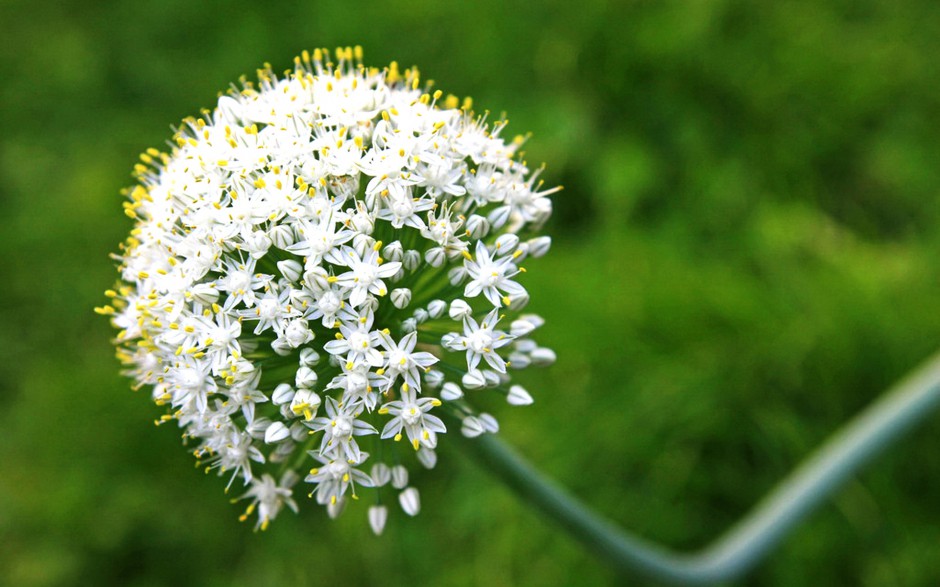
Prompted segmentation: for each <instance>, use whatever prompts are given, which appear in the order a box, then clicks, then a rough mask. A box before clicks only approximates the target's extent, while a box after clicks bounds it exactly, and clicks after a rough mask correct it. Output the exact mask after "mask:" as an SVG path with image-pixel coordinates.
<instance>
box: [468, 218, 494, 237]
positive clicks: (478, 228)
mask: <svg viewBox="0 0 940 587" xmlns="http://www.w3.org/2000/svg"><path fill="white" fill-rule="evenodd" d="M489 231H490V223H489V221H488V220H487V219H486V218H484V217H482V216H480V215H479V214H473V215H472V216H470V218H468V219H467V232H468V233H469V235H468V236H469V237H470V238H471V239H473V240H480V239H481V238H483V237H485V236H486V235H487V233H489Z"/></svg>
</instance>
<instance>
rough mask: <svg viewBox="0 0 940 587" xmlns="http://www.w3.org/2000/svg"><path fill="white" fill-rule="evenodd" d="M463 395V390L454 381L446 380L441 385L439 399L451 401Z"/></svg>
mask: <svg viewBox="0 0 940 587" xmlns="http://www.w3.org/2000/svg"><path fill="white" fill-rule="evenodd" d="M462 397H463V390H462V389H460V386H459V385H457V384H456V383H453V382H451V381H448V382H447V383H445V384H444V385H443V387H441V399H442V400H444V401H448V402H452V401H454V400H458V399H460V398H462Z"/></svg>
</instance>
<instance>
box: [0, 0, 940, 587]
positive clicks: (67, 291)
mask: <svg viewBox="0 0 940 587" xmlns="http://www.w3.org/2000/svg"><path fill="white" fill-rule="evenodd" d="M268 4H269V3H254V2H248V1H241V2H220V1H206V2H189V1H184V0H164V1H161V2H145V3H140V2H134V3H131V2H116V1H90V0H85V1H76V2H51V1H36V0H34V1H30V2H26V1H22V0H2V1H0V22H2V23H4V25H3V27H2V28H3V33H2V35H0V80H2V83H0V129H2V132H0V247H2V252H3V254H2V261H0V268H2V287H0V307H2V308H3V310H4V319H5V320H6V323H5V325H4V328H3V329H2V331H0V545H2V546H0V584H5V585H17V586H41V585H108V584H116V585H117V584H120V585H140V586H144V585H169V584H173V585H202V586H213V585H278V584H290V585H294V586H301V585H321V584H349V585H367V584H412V585H426V584H436V585H539V586H541V585H601V584H612V583H618V584H644V583H642V581H640V580H639V579H636V578H632V577H630V578H618V577H615V576H614V575H613V574H611V573H610V571H608V570H607V569H606V568H605V567H603V566H601V565H600V564H599V563H598V562H597V561H596V560H595V559H594V558H592V557H591V556H590V554H589V553H587V552H585V551H584V550H583V549H582V548H581V547H580V546H579V545H577V544H575V543H573V542H571V541H570V540H569V539H568V538H567V537H566V536H564V535H563V534H561V533H559V532H557V531H556V530H555V529H554V528H553V527H552V526H551V525H549V524H548V523H547V522H544V521H543V520H541V519H539V518H538V517H537V516H536V515H534V514H533V513H532V512H530V511H529V510H528V509H527V508H526V507H525V506H524V505H523V504H521V503H520V502H518V501H517V500H516V499H515V498H513V497H512V496H511V495H510V494H509V493H508V492H507V491H506V490H505V489H503V488H502V487H500V485H499V484H498V483H497V482H495V481H493V480H492V479H491V478H489V477H487V476H486V474H485V472H484V471H482V470H481V469H479V468H477V467H475V466H474V465H473V464H471V463H470V462H468V460H467V459H465V458H463V457H462V455H460V454H459V453H458V452H456V451H455V450H448V449H447V448H446V444H447V443H444V444H445V448H444V449H443V450H442V451H441V452H442V458H441V461H440V464H439V466H438V469H437V470H435V471H433V472H429V473H426V474H423V475H422V478H421V479H420V480H419V481H418V486H419V487H420V488H421V490H422V497H423V511H422V513H421V515H420V516H419V517H418V518H416V519H404V518H405V517H404V516H403V515H401V514H400V513H395V514H393V517H392V519H391V520H390V523H389V526H388V529H387V531H386V534H385V536H383V537H382V538H375V537H373V536H372V535H371V533H370V532H369V530H368V527H367V525H366V522H365V514H364V511H362V510H359V511H353V512H347V515H346V516H344V517H343V519H341V520H340V521H338V522H331V521H329V520H327V519H326V517H325V515H324V514H323V512H322V510H321V509H320V508H315V507H309V506H308V504H302V505H304V506H308V507H304V511H303V512H302V513H301V515H299V516H296V517H294V516H289V515H288V516H284V517H283V518H279V519H278V520H277V523H276V524H274V525H273V527H272V529H271V530H270V531H268V532H267V533H264V534H260V533H259V534H254V533H252V532H251V531H250V530H251V529H250V527H248V526H246V525H240V524H239V523H238V522H237V520H236V518H237V515H238V513H240V511H241V510H240V508H237V507H235V506H231V505H229V504H228V502H227V500H226V499H225V498H224V496H223V495H222V488H223V486H224V481H222V480H220V479H217V478H215V477H205V476H203V475H202V473H201V472H200V471H197V470H195V469H193V468H192V464H191V462H192V458H191V456H190V455H188V454H187V453H186V451H185V450H183V448H182V447H181V446H180V442H179V438H178V434H176V432H174V431H173V430H171V429H170V428H159V429H158V428H155V427H154V426H153V425H152V424H151V421H152V419H153V417H154V416H155V414H156V411H155V408H154V407H153V406H152V405H151V404H150V402H149V401H148V400H147V398H146V396H144V395H141V394H135V393H133V392H131V391H129V390H128V384H127V382H126V381H124V380H122V379H121V378H120V377H119V376H118V375H117V371H118V366H117V362H116V361H115V360H114V359H113V357H112V349H111V347H110V346H109V344H108V339H109V337H110V336H111V334H112V333H111V330H110V328H109V326H108V325H107V323H106V321H105V320H103V319H101V318H100V317H98V316H96V315H94V314H93V313H92V312H91V308H92V307H93V306H94V305H97V304H100V303H101V301H102V299H103V298H102V295H101V292H102V291H103V290H104V289H105V288H106V287H108V286H109V285H111V283H112V281H113V279H114V270H113V267H112V264H111V262H110V260H109V259H108V256H107V255H108V253H109V252H111V251H113V250H115V248H116V245H117V243H118V242H119V241H121V240H122V238H123V235H124V234H125V233H126V232H127V231H128V230H129V228H130V224H129V222H128V220H127V219H126V218H125V217H124V215H123V214H122V213H121V210H120V201H121V200H120V196H119V195H118V191H119V189H120V188H121V187H123V186H125V185H127V184H128V183H129V182H130V177H129V171H130V168H131V166H132V165H133V163H134V162H135V160H136V156H137V154H138V153H139V152H141V151H142V150H144V149H145V148H146V147H149V146H154V145H162V144H163V143H164V141H165V140H166V139H167V138H168V137H169V135H170V131H169V128H168V125H169V124H171V123H175V122H178V121H179V120H180V119H181V118H182V117H184V116H186V115H189V114H192V113H195V112H197V111H198V109H199V108H201V107H206V106H211V104H212V103H213V100H214V98H215V96H216V92H217V91H218V90H220V89H224V88H226V87H227V86H228V84H229V83H230V82H231V81H233V80H235V79H236V78H237V77H238V76H239V75H240V74H242V73H250V72H252V71H253V70H254V69H255V68H256V67H258V66H260V65H261V64H262V63H263V62H265V61H269V62H271V63H272V64H273V65H274V66H275V69H283V68H286V67H288V66H289V65H290V60H291V58H292V57H293V55H295V54H297V53H299V52H300V51H301V50H302V49H305V48H313V47H318V46H325V47H334V46H336V45H345V44H355V43H358V44H362V45H363V46H364V47H365V51H366V61H367V62H368V63H369V64H373V65H382V64H385V63H387V62H388V61H390V60H392V59H395V60H398V61H399V62H400V63H402V65H411V64H417V65H419V66H420V67H421V69H422V71H423V73H424V76H425V77H429V78H432V79H434V80H435V81H436V82H437V85H438V87H439V88H442V89H444V90H445V91H446V92H453V93H456V94H458V95H472V96H473V97H474V99H475V104H476V106H477V107H478V109H492V110H494V111H495V112H501V111H506V112H508V113H509V119H510V131H513V132H517V133H524V132H526V131H528V130H531V131H533V133H534V135H533V138H532V139H531V140H530V142H529V144H528V146H527V150H528V152H529V160H530V161H540V160H544V161H546V162H547V163H548V170H547V172H546V173H545V177H546V178H547V179H549V180H550V181H552V182H555V183H561V184H564V185H565V187H566V189H565V191H564V192H562V193H561V194H559V195H558V196H557V197H555V205H556V209H557V214H556V217H555V219H554V220H553V222H552V225H551V233H552V235H553V237H554V238H555V246H554V249H553V251H552V253H551V255H549V256H548V257H546V258H544V259H542V260H540V261H538V262H537V263H532V264H531V266H530V267H529V269H530V272H529V273H528V274H527V277H526V282H525V285H526V286H527V287H528V288H529V289H530V291H531V292H533V299H532V304H531V307H532V308H533V309H534V310H536V311H539V312H540V313H542V314H543V315H544V316H546V318H547V319H548V325H547V326H546V327H545V328H544V330H543V331H542V337H541V341H542V342H544V343H545V344H548V345H549V346H552V347H554V348H555V349H556V351H557V352H558V356H559V361H558V363H557V365H556V366H554V367H553V368H552V369H550V370H548V371H545V372H540V373H537V374H532V375H529V376H528V378H527V380H526V383H527V385H528V387H529V388H530V390H531V391H532V392H533V393H534V395H535V396H536V398H537V401H536V404H535V405H534V406H532V407H531V408H528V409H510V408H509V406H505V407H504V408H502V409H500V410H499V415H500V416H501V421H502V424H503V432H502V435H503V436H504V438H505V439H507V440H508V441H510V442H512V443H513V444H515V445H516V446H517V447H518V448H519V449H520V450H521V451H522V452H523V453H525V454H526V455H528V456H529V457H530V458H531V460H532V461H534V462H535V463H537V464H538V465H539V466H540V467H541V468H542V469H544V470H545V471H547V472H549V473H550V474H552V475H554V476H555V477H556V478H557V479H558V480H559V481H560V482H562V483H563V484H565V485H566V486H567V487H569V488H570V489H571V490H572V491H573V492H574V493H576V494H577V495H579V496H581V497H583V498H584V500H586V501H587V502H588V503H590V504H591V505H593V506H594V507H596V508H597V509H598V510H599V511H601V512H603V513H604V514H606V515H608V516H610V517H611V518H612V519H613V520H615V521H617V522H618V523H620V524H622V525H623V526H624V527H626V528H629V529H631V530H634V531H636V532H639V533H640V534H642V535H644V536H646V537H649V538H651V539H654V540H658V541H662V542H664V543H665V544H668V545H671V546H674V547H677V548H681V549H689V548H694V547H697V546H700V545H702V544H704V543H706V542H707V541H709V540H710V539H711V538H712V537H714V536H715V535H716V534H718V533H719V532H721V531H722V530H724V529H725V528H727V527H728V526H729V525H730V524H731V523H733V522H734V521H735V520H736V519H738V518H739V517H740V516H741V515H742V513H743V512H744V511H745V510H746V509H747V508H748V507H750V506H751V505H752V504H753V503H754V502H755V501H756V500H757V499H759V498H760V497H761V496H762V495H763V494H764V493H765V492H766V491H768V490H769V489H770V488H771V487H772V486H773V484H774V483H775V481H776V480H778V479H780V478H781V477H782V476H783V475H784V474H786V473H787V472H788V471H790V470H791V468H792V467H793V466H794V465H795V464H796V463H797V462H799V460H800V459H801V458H802V457H803V456H804V455H806V454H807V453H808V452H809V451H810V450H811V449H812V448H813V447H815V446H816V445H818V443H819V442H820V441H822V440H823V439H824V438H825V437H826V436H827V435H828V434H829V433H830V432H832V431H833V430H835V429H836V428H837V427H838V426H839V425H840V424H841V423H843V422H844V421H846V420H847V419H848V418H849V417H851V416H852V415H853V414H855V413H856V412H857V411H858V410H859V409H861V408H862V407H863V406H865V405H866V404H868V403H869V402H870V401H871V400H872V399H873V398H875V397H877V395H878V393H879V392H880V391H881V390H882V389H883V388H884V387H885V386H886V385H888V384H889V383H890V382H892V381H893V380H895V379H896V378H897V377H899V376H900V375H901V374H903V373H904V372H905V371H907V370H908V369H910V368H911V367H913V366H914V365H915V364H916V363H918V362H919V361H920V360H922V359H923V358H924V357H926V356H927V355H928V354H929V353H931V352H932V350H933V349H935V348H936V347H937V342H938V338H940V337H938V333H940V287H938V285H940V283H938V280H940V279H938V278H940V262H938V260H937V255H938V252H940V231H938V228H940V206H938V203H940V200H938V190H940V165H938V161H940V140H938V139H940V86H938V81H940V77H938V74H940V61H938V60H937V59H936V55H937V53H938V51H940V5H937V4H935V3H932V2H927V1H904V2H873V1H837V0H827V1H825V2H818V1H804V2H788V3H786V4H785V5H784V4H780V3H778V4H774V3H759V2H735V1H724V0H708V1H702V2H641V1H636V2H613V1H604V0H583V1H580V2H558V1H555V2H544V3H539V4H533V3H530V2H515V1H509V2H505V1H497V0H479V1H478V2H474V3H456V2H437V1H435V0H408V1H403V0H385V1H383V2H335V3H329V4H326V3H318V2H305V3H289V2H285V3H277V4H274V3H271V5H268ZM938 423H940V421H938V419H937V418H936V417H933V418H931V419H930V420H929V421H928V424H927V425H926V426H925V427H924V428H923V429H922V430H919V431H917V432H915V433H914V434H912V435H910V436H909V437H908V438H907V439H906V440H905V441H904V442H903V443H902V444H901V445H900V446H897V447H895V448H894V449H892V450H891V451H890V453H889V454H887V455H885V456H883V457H882V458H881V459H879V460H878V462H877V463H876V464H875V466H873V467H871V468H869V469H868V470H866V471H865V472H864V474H862V475H861V476H860V477H859V478H857V479H856V480H854V481H853V482H852V483H851V484H850V485H849V486H848V487H847V488H846V489H845V490H844V491H842V492H841V493H840V494H839V495H838V497H837V498H836V499H835V500H833V501H832V502H831V503H830V504H829V505H827V506H826V507H825V508H824V509H823V510H822V512H821V513H819V514H817V515H815V516H814V517H813V518H812V519H811V521H810V522H809V523H807V524H805V525H804V526H802V527H801V528H800V529H799V530H798V531H797V532H796V533H795V534H794V535H793V536H792V537H791V538H790V539H788V540H787V541H786V543H785V544H784V546H783V547H782V548H781V549H780V550H779V551H778V552H776V553H775V554H774V555H773V556H772V558H770V560H768V561H767V562H766V563H764V564H762V565H761V566H760V567H759V568H758V569H757V570H756V571H754V572H753V573H752V574H750V575H749V576H748V578H747V579H746V581H745V583H746V584H749V585H806V584H820V585H838V584H851V585H871V586H891V585H900V586H910V585H935V584H936V583H937V580H938V577H940V557H937V544H938V542H940V507H938V505H937V495H938V494H940V452H938V451H937V446H938V443H940V431H938V430H937V425H938Z"/></svg>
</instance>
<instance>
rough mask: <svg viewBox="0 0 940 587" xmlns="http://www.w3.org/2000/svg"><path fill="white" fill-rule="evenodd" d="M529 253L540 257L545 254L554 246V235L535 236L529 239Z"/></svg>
mask: <svg viewBox="0 0 940 587" xmlns="http://www.w3.org/2000/svg"><path fill="white" fill-rule="evenodd" d="M528 243H529V254H530V255H532V256H533V257H535V258H536V259H538V258H539V257H542V256H544V255H545V253H547V252H548V250H549V249H550V248H551V247H552V237H550V236H537V237H535V238H532V239H529V241H528Z"/></svg>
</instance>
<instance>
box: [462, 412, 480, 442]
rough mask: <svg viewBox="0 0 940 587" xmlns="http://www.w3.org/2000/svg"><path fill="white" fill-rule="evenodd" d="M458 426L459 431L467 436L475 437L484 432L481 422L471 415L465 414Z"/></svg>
mask: <svg viewBox="0 0 940 587" xmlns="http://www.w3.org/2000/svg"><path fill="white" fill-rule="evenodd" d="M461 424H462V425H461V427H460V433H461V434H463V435H464V436H466V437H467V438H476V437H477V436H479V435H481V434H483V433H484V432H486V429H485V428H483V423H482V422H480V420H478V419H477V418H475V417H473V416H467V417H465V418H464V419H463V421H462V423H461Z"/></svg>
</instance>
